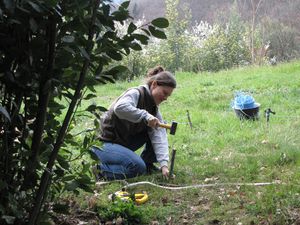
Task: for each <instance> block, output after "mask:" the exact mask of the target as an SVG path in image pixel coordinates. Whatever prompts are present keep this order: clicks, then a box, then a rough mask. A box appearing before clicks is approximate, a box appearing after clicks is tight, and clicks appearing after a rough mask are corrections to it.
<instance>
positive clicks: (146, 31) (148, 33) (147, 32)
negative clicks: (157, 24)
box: [141, 28, 151, 36]
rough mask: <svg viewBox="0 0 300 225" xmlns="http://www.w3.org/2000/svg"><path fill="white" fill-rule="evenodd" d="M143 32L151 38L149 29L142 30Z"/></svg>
mask: <svg viewBox="0 0 300 225" xmlns="http://www.w3.org/2000/svg"><path fill="white" fill-rule="evenodd" d="M141 30H142V31H144V32H145V33H146V34H147V35H149V36H150V35H151V34H150V32H149V31H148V30H147V29H145V28H141Z"/></svg>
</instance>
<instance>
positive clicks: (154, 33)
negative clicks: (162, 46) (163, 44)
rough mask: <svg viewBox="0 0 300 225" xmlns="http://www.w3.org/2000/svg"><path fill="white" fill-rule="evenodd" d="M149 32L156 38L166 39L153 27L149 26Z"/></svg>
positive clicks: (163, 34) (161, 32)
mask: <svg viewBox="0 0 300 225" xmlns="http://www.w3.org/2000/svg"><path fill="white" fill-rule="evenodd" d="M149 31H150V33H151V34H152V35H153V36H154V37H156V38H160V39H167V36H166V34H165V33H164V32H163V31H161V30H158V29H156V28H155V27H153V26H149Z"/></svg>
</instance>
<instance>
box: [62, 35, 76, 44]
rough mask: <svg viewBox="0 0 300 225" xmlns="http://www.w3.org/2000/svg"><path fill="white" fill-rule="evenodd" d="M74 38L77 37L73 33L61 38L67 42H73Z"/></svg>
mask: <svg viewBox="0 0 300 225" xmlns="http://www.w3.org/2000/svg"><path fill="white" fill-rule="evenodd" d="M74 40H75V37H74V36H72V35H66V36H63V37H62V38H61V41H62V42H65V43H73V42H74Z"/></svg>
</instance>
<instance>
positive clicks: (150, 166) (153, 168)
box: [146, 163, 160, 174]
mask: <svg viewBox="0 0 300 225" xmlns="http://www.w3.org/2000/svg"><path fill="white" fill-rule="evenodd" d="M146 167H147V174H152V173H156V172H158V171H160V168H159V167H157V166H155V165H154V164H153V163H146Z"/></svg>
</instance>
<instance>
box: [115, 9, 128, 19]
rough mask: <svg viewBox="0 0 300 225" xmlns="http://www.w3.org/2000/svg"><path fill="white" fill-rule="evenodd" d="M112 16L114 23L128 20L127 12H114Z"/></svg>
mask: <svg viewBox="0 0 300 225" xmlns="http://www.w3.org/2000/svg"><path fill="white" fill-rule="evenodd" d="M112 16H113V19H115V20H116V21H124V20H126V19H128V18H129V13H128V11H115V12H113V13H112Z"/></svg>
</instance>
